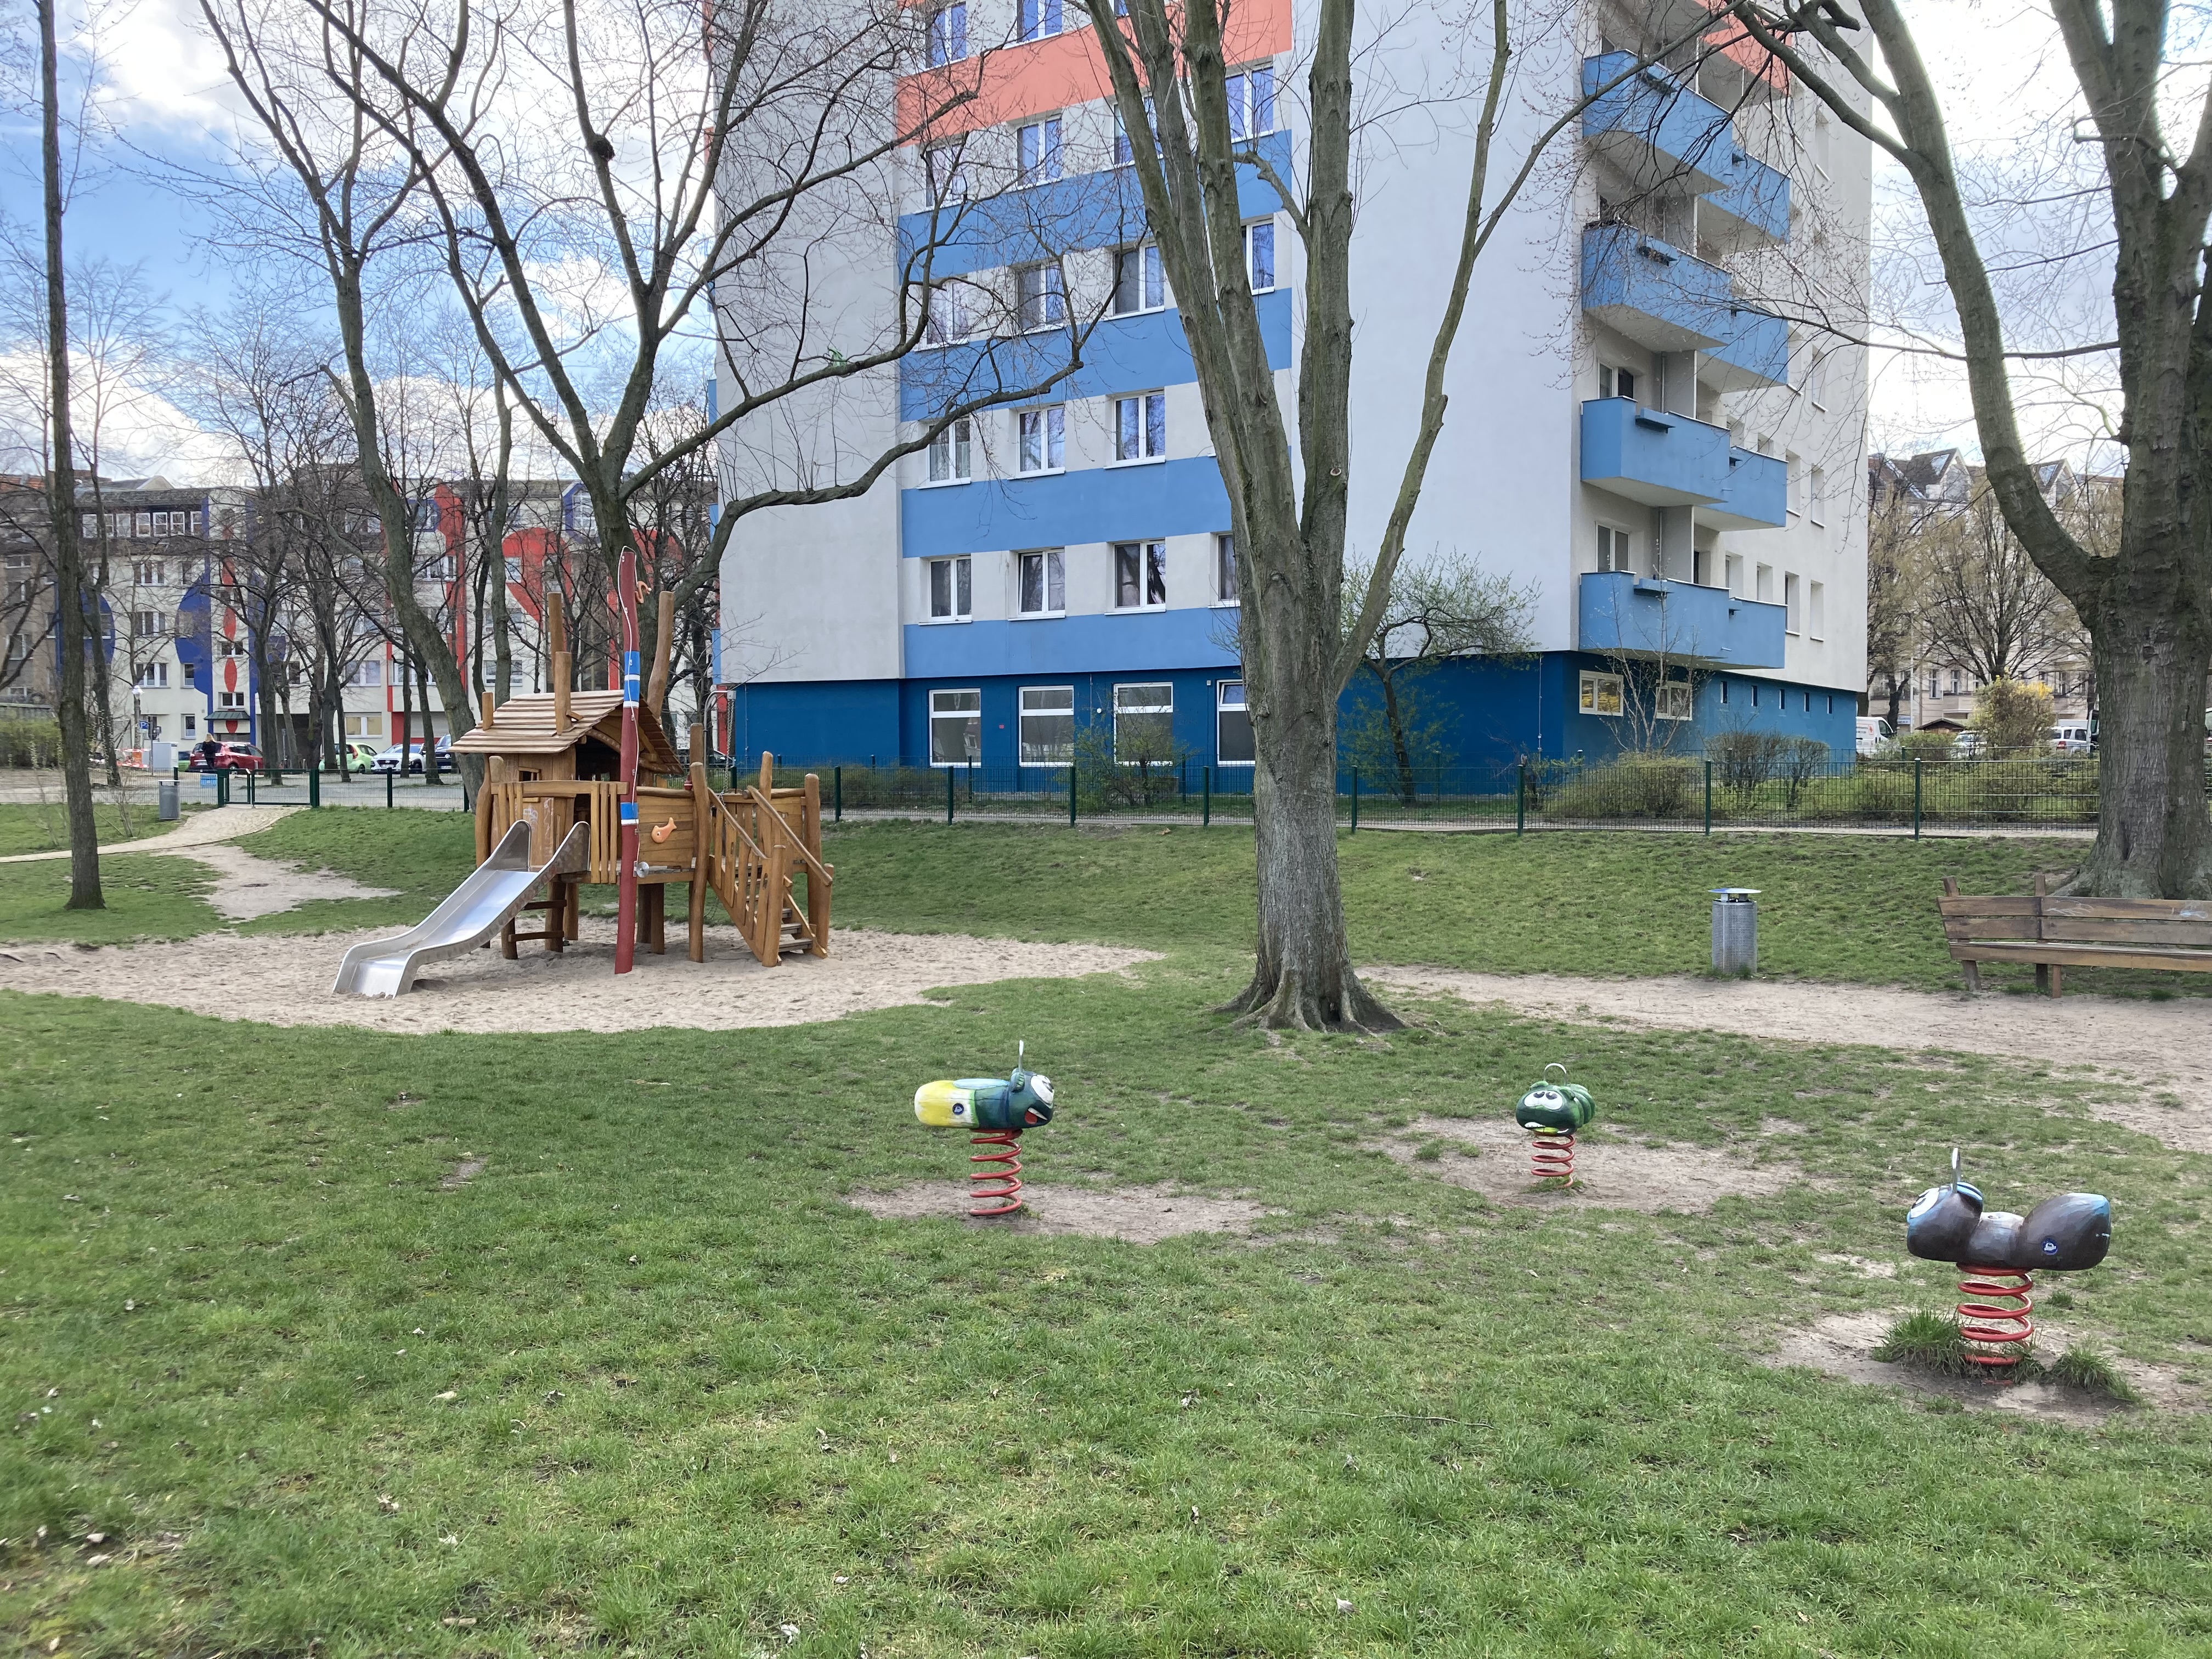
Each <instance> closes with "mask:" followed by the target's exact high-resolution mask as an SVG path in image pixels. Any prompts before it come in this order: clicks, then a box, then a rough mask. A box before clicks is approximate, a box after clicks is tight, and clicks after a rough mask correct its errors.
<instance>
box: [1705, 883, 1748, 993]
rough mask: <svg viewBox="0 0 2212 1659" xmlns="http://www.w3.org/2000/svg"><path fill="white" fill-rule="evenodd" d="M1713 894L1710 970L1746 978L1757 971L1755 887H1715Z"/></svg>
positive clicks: (1712, 890)
mask: <svg viewBox="0 0 2212 1659" xmlns="http://www.w3.org/2000/svg"><path fill="white" fill-rule="evenodd" d="M1711 892H1712V896H1713V971H1714V972H1715V973H1717V974H1730V975H1736V976H1738V977H1740V978H1749V977H1750V976H1751V975H1753V974H1755V973H1757V972H1758V971H1759V906H1758V905H1756V904H1754V903H1753V902H1752V901H1753V898H1755V897H1756V896H1758V894H1759V889H1758V888H1756V887H1716V888H1713V889H1711Z"/></svg>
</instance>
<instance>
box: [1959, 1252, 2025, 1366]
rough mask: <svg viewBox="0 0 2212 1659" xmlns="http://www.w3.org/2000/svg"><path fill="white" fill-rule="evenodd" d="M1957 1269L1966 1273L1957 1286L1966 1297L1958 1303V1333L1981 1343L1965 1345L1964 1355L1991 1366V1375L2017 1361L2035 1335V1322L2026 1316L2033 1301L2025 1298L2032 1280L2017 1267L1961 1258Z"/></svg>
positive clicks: (1970, 1340)
mask: <svg viewBox="0 0 2212 1659" xmlns="http://www.w3.org/2000/svg"><path fill="white" fill-rule="evenodd" d="M1959 1271H1960V1273H1964V1274H1966V1277H1965V1278H1964V1279H1960V1281H1959V1290H1960V1293H1961V1294H1962V1295H1964V1296H1965V1297H1966V1300H1965V1301H1963V1302H1961V1303H1960V1304H1959V1334H1960V1336H1962V1337H1964V1338H1966V1340H1967V1341H1968V1342H1970V1343H1980V1344H1983V1345H1984V1346H1983V1347H1981V1348H1972V1347H1970V1348H1968V1349H1967V1350H1966V1358H1968V1359H1969V1360H1971V1361H1972V1363H1973V1364H1977V1365H1986V1366H1988V1367H1990V1373H1989V1374H1990V1375H1991V1376H1996V1375H1999V1374H2001V1373H2002V1372H2003V1371H2006V1370H2010V1369H2011V1368H2012V1367H2013V1366H2015V1365H2017V1364H2020V1357H2021V1354H2022V1353H2024V1352H2027V1344H2028V1342H2029V1341H2030V1340H2031V1339H2033V1337H2034V1335H2035V1324H2034V1322H2033V1320H2031V1319H2030V1318H2029V1317H2028V1315H2029V1313H2030V1312H2031V1311H2032V1310H2033V1309H2034V1307H2035V1304H2033V1302H2031V1301H2029V1300H2028V1299H2027V1293H2028V1292H2029V1291H2032V1290H2033V1289H2034V1288H2035V1281H2034V1280H2033V1279H2030V1278H2029V1277H2028V1276H2027V1274H2026V1273H2021V1271H2020V1270H2019V1269H2018V1268H2016V1267H1976V1266H1974V1264H1973V1263H1972V1262H1971V1261H1962V1262H1960V1264H1959Z"/></svg>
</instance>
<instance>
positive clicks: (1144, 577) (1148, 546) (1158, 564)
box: [1110, 536, 1168, 684]
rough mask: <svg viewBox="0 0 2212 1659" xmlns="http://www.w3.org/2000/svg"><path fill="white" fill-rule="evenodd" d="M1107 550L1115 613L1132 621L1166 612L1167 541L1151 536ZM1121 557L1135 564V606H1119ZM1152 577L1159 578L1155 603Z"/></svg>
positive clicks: (1164, 538)
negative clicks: (1143, 614) (1149, 613)
mask: <svg viewBox="0 0 2212 1659" xmlns="http://www.w3.org/2000/svg"><path fill="white" fill-rule="evenodd" d="M1110 546H1111V550H1112V554H1111V556H1112V558H1113V561H1114V613H1115V615H1116V616H1127V617H1133V616H1136V615H1138V614H1139V613H1140V612H1143V611H1165V610H1166V609H1167V608H1168V543H1167V538H1166V537H1164V536H1154V537H1150V538H1146V539H1144V540H1142V541H1133V542H1115V543H1112V544H1110ZM1124 554H1127V555H1130V556H1133V558H1134V559H1135V561H1136V569H1135V581H1136V586H1137V590H1138V603H1137V604H1135V605H1124V604H1122V603H1121V561H1122V556H1123V555H1124ZM1155 576H1157V577H1158V585H1159V594H1160V597H1159V598H1158V599H1157V600H1155V599H1152V597H1151V595H1152V586H1153V581H1152V579H1153V578H1154V577H1155ZM1147 684H1149V682H1147Z"/></svg>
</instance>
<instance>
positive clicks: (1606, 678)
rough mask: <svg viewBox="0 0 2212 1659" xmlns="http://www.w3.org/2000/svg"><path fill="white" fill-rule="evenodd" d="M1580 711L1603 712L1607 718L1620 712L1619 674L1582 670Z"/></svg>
mask: <svg viewBox="0 0 2212 1659" xmlns="http://www.w3.org/2000/svg"><path fill="white" fill-rule="evenodd" d="M1582 711H1583V714H1603V715H1605V716H1606V717H1607V719H1613V718H1617V717H1618V716H1619V715H1620V675H1618V674H1593V673H1591V672H1590V671H1589V670H1587V669H1585V670H1584V671H1583V695H1582Z"/></svg>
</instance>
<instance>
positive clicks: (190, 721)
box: [185, 714, 200, 738]
mask: <svg viewBox="0 0 2212 1659" xmlns="http://www.w3.org/2000/svg"><path fill="white" fill-rule="evenodd" d="M199 729H200V722H199V716H198V715H197V714H187V715H185V736H186V737H188V738H189V737H190V736H191V734H192V733H193V732H197V731H198V730H199Z"/></svg>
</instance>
